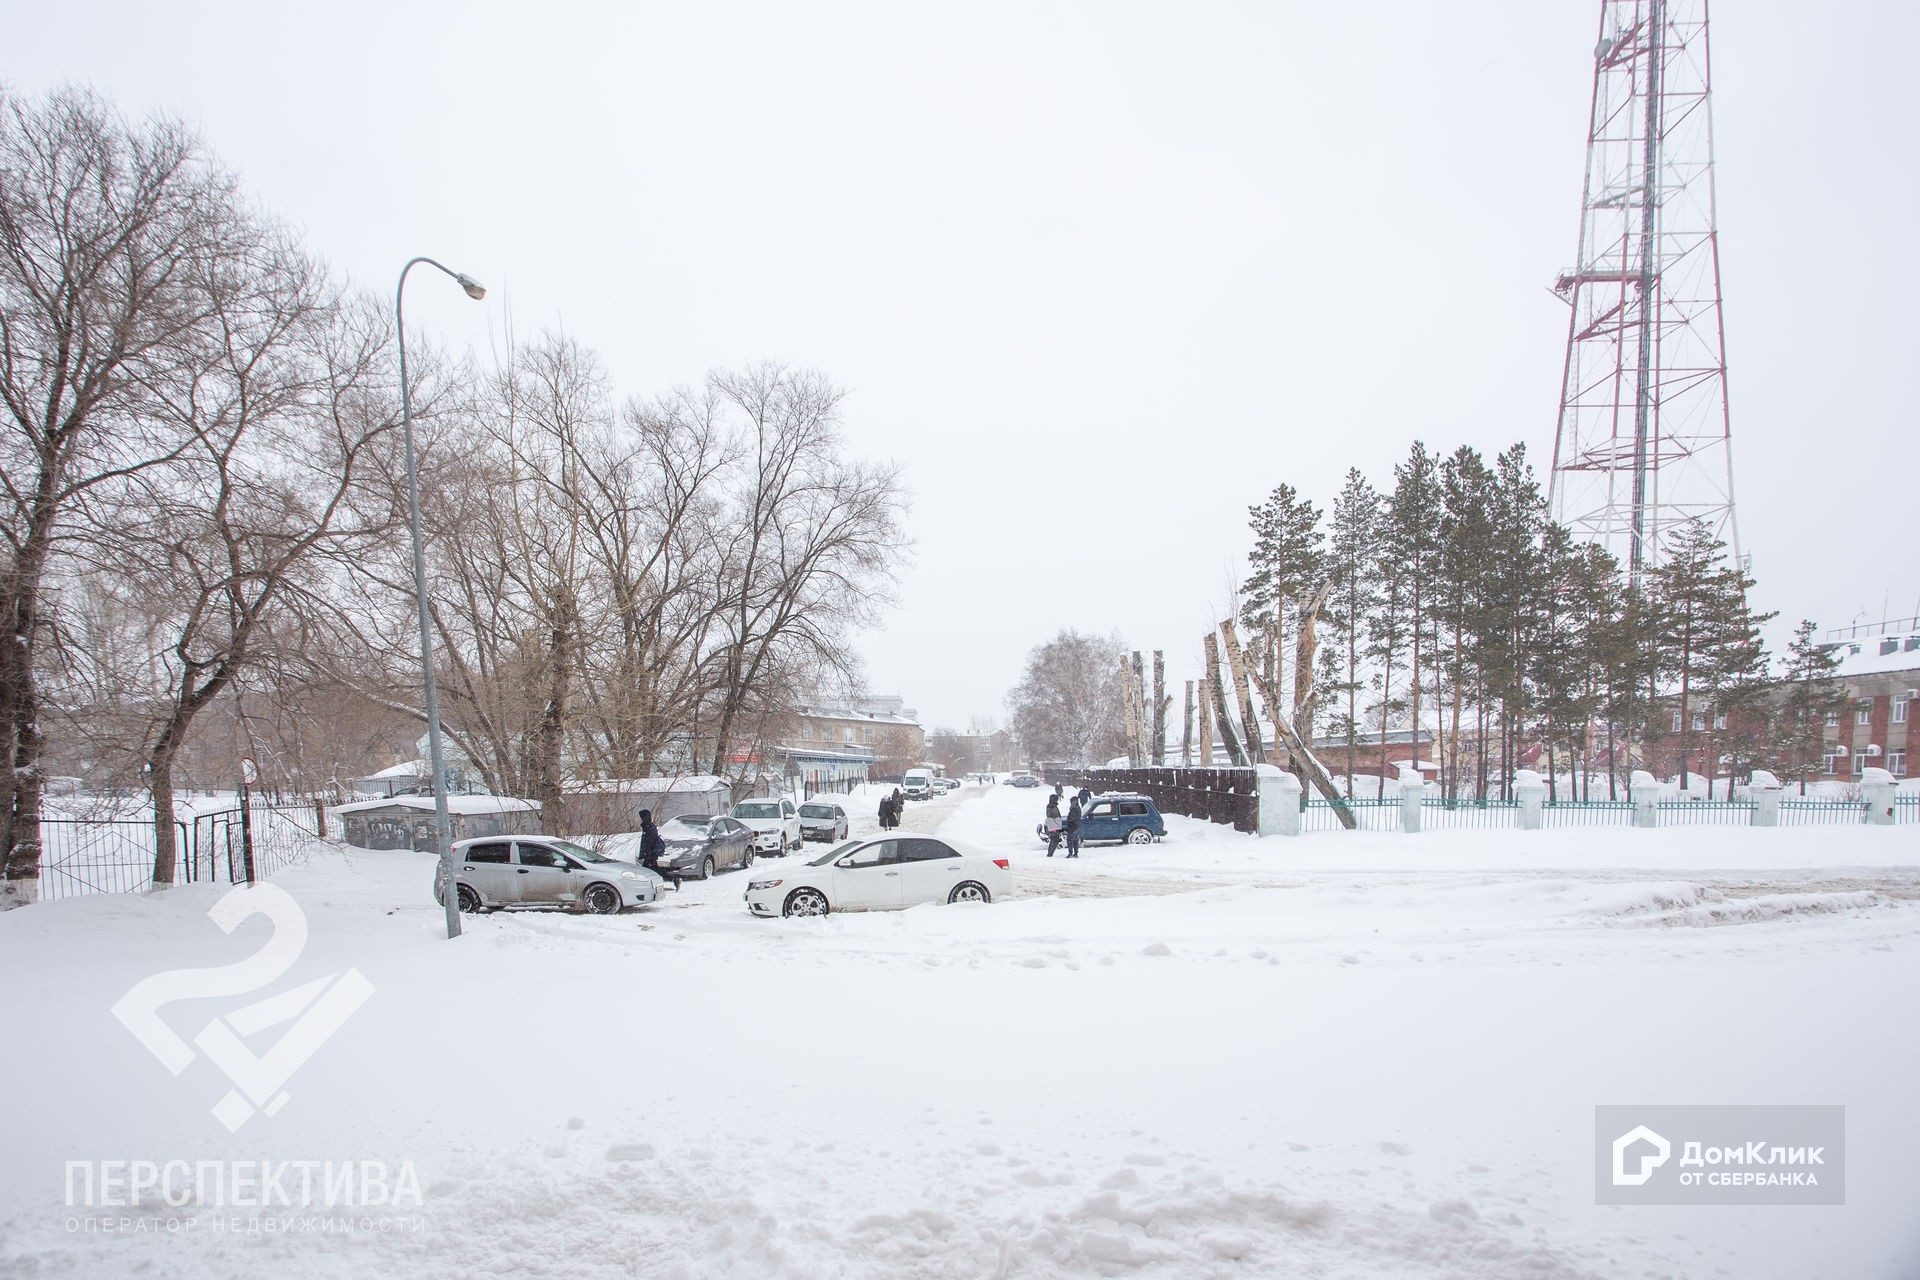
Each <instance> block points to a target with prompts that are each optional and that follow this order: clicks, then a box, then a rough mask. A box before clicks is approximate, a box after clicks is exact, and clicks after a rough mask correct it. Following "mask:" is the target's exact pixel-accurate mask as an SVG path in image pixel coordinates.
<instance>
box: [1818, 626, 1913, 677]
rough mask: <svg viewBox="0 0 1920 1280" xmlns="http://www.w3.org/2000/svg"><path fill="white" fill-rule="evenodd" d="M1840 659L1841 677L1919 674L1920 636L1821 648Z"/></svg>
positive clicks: (1901, 635)
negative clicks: (1915, 672) (1900, 673)
mask: <svg viewBox="0 0 1920 1280" xmlns="http://www.w3.org/2000/svg"><path fill="white" fill-rule="evenodd" d="M1821 647H1822V648H1824V649H1827V650H1828V651H1829V652H1831V653H1833V654H1834V655H1835V656H1837V657H1838V658H1839V659H1840V666H1839V668H1838V670H1836V671H1835V672H1834V674H1835V675H1838V676H1842V677H1845V676H1877V675H1885V674H1887V673H1889V672H1894V671H1916V670H1920V632H1905V633H1901V632H1895V633H1891V634H1886V635H1876V636H1856V637H1854V638H1852V639H1849V640H1836V641H1831V642H1829V643H1828V644H1825V645H1822V646H1821Z"/></svg>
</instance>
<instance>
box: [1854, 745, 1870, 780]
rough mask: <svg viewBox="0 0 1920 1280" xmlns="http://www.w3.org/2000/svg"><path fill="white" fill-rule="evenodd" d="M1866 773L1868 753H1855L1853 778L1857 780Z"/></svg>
mask: <svg viewBox="0 0 1920 1280" xmlns="http://www.w3.org/2000/svg"><path fill="white" fill-rule="evenodd" d="M1866 771H1867V753H1866V752H1864V751H1856V752H1854V753H1853V776H1854V777H1856V778H1857V777H1859V776H1860V775H1861V774H1863V773H1865V772H1866Z"/></svg>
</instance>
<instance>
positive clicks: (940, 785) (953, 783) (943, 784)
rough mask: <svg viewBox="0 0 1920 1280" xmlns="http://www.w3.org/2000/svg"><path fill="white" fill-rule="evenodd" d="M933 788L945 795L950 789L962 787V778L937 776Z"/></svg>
mask: <svg viewBox="0 0 1920 1280" xmlns="http://www.w3.org/2000/svg"><path fill="white" fill-rule="evenodd" d="M933 789H934V790H935V791H938V792H940V793H941V794H942V795H945V794H946V793H947V792H949V791H958V790H959V789H960V779H958V778H935V779H934V780H933Z"/></svg>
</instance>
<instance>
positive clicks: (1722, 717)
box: [1713, 711, 1727, 729]
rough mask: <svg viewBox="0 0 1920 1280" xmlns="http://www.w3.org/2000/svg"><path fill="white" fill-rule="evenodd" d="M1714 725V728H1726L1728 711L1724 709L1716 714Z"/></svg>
mask: <svg viewBox="0 0 1920 1280" xmlns="http://www.w3.org/2000/svg"><path fill="white" fill-rule="evenodd" d="M1713 727H1714V728H1716V729H1724V728H1726V727H1727V713H1726V712H1724V711H1722V712H1721V713H1720V714H1719V715H1717V716H1715V717H1714V718H1713Z"/></svg>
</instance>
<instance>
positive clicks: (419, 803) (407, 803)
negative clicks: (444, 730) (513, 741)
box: [334, 796, 540, 814]
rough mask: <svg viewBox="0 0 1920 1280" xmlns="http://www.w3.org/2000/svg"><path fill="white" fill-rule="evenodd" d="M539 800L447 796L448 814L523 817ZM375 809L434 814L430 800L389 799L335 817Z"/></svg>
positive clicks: (347, 807) (344, 809) (342, 809)
mask: <svg viewBox="0 0 1920 1280" xmlns="http://www.w3.org/2000/svg"><path fill="white" fill-rule="evenodd" d="M539 807H540V802H539V801H538V800H522V799H520V798H518V797H517V796H448V797H447V812H448V813H467V814H472V813H525V812H527V811H528V810H531V809H538V808H539ZM374 809H417V810H419V811H420V812H422V813H432V812H433V797H432V796H392V797H389V798H387V799H384V800H356V801H354V802H353V803H352V804H343V805H341V806H339V807H338V808H336V809H335V810H334V812H335V813H367V812H370V811H371V810H374Z"/></svg>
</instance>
